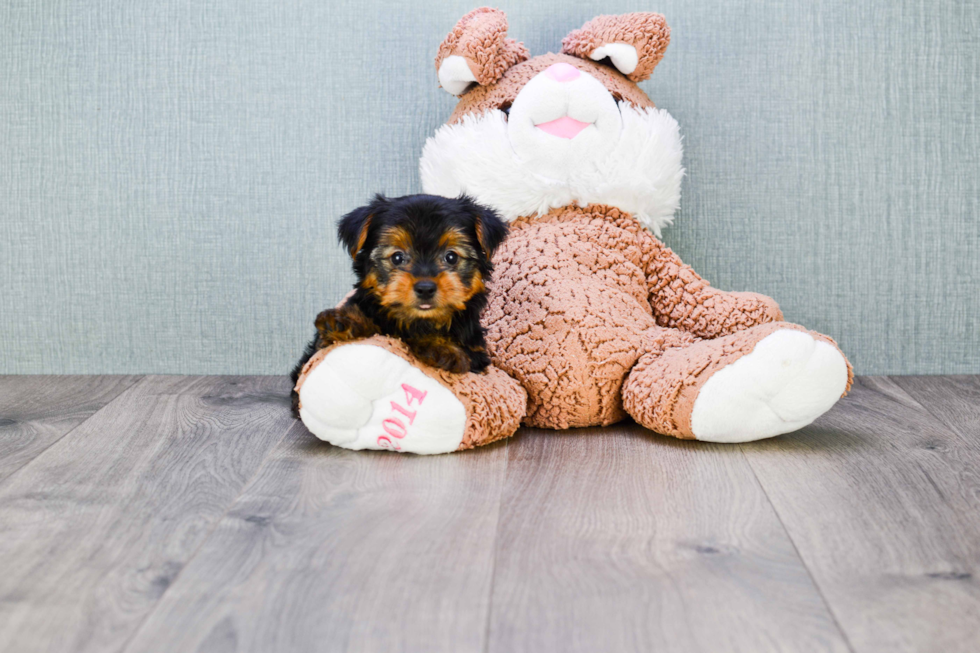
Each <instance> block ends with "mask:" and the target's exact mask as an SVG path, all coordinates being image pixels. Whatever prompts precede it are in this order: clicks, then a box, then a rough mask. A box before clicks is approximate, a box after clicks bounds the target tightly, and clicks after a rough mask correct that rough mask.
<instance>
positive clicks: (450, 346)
mask: <svg viewBox="0 0 980 653" xmlns="http://www.w3.org/2000/svg"><path fill="white" fill-rule="evenodd" d="M408 345H409V348H410V349H411V350H412V353H413V354H415V356H416V357H418V359H419V360H420V361H422V362H423V363H425V364H426V365H431V366H432V367H437V368H439V369H441V370H446V371H447V372H453V373H454V374H465V373H467V372H469V371H470V356H469V354H468V353H467V352H466V350H465V349H463V348H462V347H460V346H459V345H457V344H456V343H454V342H452V341H451V340H449V339H447V338H444V337H441V336H437V337H432V338H425V339H420V340H415V341H412V342H410V343H408Z"/></svg>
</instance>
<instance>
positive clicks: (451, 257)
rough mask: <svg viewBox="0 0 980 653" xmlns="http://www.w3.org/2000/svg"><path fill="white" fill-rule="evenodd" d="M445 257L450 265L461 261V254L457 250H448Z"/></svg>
mask: <svg viewBox="0 0 980 653" xmlns="http://www.w3.org/2000/svg"><path fill="white" fill-rule="evenodd" d="M444 258H445V259H446V263H448V264H449V265H456V264H457V263H459V254H457V253H456V252H446V256H445V257H444Z"/></svg>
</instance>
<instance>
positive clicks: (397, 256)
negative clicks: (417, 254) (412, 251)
mask: <svg viewBox="0 0 980 653" xmlns="http://www.w3.org/2000/svg"><path fill="white" fill-rule="evenodd" d="M404 262H405V255H404V254H402V253H401V252H395V253H394V254H392V255H391V264H392V265H401V264H402V263H404Z"/></svg>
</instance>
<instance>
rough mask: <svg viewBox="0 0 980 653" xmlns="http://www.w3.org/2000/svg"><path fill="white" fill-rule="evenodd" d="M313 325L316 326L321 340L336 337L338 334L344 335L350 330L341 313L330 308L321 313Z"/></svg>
mask: <svg viewBox="0 0 980 653" xmlns="http://www.w3.org/2000/svg"><path fill="white" fill-rule="evenodd" d="M313 323H314V324H315V325H316V330H317V331H318V332H319V334H320V338H321V339H326V338H332V337H335V336H336V335H337V334H340V333H343V332H345V331H347V330H348V328H349V326H348V324H347V322H346V321H345V320H344V318H343V316H342V315H341V313H340V311H339V310H338V309H336V308H328V309H327V310H325V311H320V314H319V315H317V316H316V320H315V321H314V322H313Z"/></svg>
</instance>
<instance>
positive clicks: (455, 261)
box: [338, 195, 507, 325]
mask: <svg viewBox="0 0 980 653" xmlns="http://www.w3.org/2000/svg"><path fill="white" fill-rule="evenodd" d="M506 234H507V227H506V225H505V224H504V223H503V222H502V221H501V220H500V218H498V217H497V214H496V213H494V212H493V211H492V210H491V209H488V208H486V207H484V206H480V205H479V204H476V203H475V202H473V201H472V200H471V199H469V198H468V197H459V198H456V199H450V198H446V197H437V196H435V195H406V196H405V197H398V198H392V199H388V198H386V197H383V196H381V195H377V196H376V197H375V199H374V201H373V202H371V203H370V204H369V205H367V206H363V207H361V208H359V209H356V210H354V211H352V212H350V213H348V214H347V215H345V216H344V217H343V219H341V221H340V227H339V229H338V235H339V236H340V241H341V242H342V243H343V244H344V246H345V247H346V248H347V250H348V252H349V253H350V255H351V257H352V258H353V260H354V273H355V274H356V275H357V279H358V286H359V287H361V288H363V289H364V290H366V291H368V292H369V293H370V294H371V295H373V296H374V297H375V298H376V299H377V301H378V303H379V304H380V305H381V306H382V308H383V310H384V311H385V312H386V313H387V314H388V315H389V317H391V318H392V319H394V320H396V321H398V322H399V323H401V324H408V323H411V322H414V321H417V320H427V321H431V322H435V323H438V324H441V325H448V323H449V322H450V321H451V320H452V317H453V314H454V313H456V312H458V311H462V310H463V309H465V308H466V305H467V304H468V303H469V302H470V301H472V299H473V298H474V297H476V296H482V294H483V293H484V290H485V286H484V284H485V282H486V281H487V280H488V279H489V277H490V272H491V270H492V265H491V263H490V259H491V257H492V256H493V253H494V251H495V250H496V249H497V246H498V245H499V244H500V243H501V241H502V240H503V239H504V236H506Z"/></svg>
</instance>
